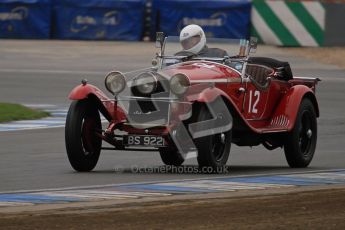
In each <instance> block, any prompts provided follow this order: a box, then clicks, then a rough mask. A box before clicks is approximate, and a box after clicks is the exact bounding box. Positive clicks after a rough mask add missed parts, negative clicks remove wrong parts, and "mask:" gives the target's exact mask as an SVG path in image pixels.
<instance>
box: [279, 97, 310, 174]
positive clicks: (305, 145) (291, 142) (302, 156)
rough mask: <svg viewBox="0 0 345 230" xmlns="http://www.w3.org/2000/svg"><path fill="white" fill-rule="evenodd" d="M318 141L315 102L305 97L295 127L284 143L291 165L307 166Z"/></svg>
mask: <svg viewBox="0 0 345 230" xmlns="http://www.w3.org/2000/svg"><path fill="white" fill-rule="evenodd" d="M316 141H317V122H316V113H315V108H314V105H313V103H312V102H311V101H310V99H308V98H305V99H303V101H302V102H301V104H300V108H299V111H298V114H297V118H296V123H295V127H294V128H293V129H292V131H291V132H290V133H288V135H287V139H286V142H285V144H284V151H285V157H286V160H287V162H288V164H289V166H290V167H292V168H305V167H307V166H308V165H309V164H310V162H311V160H312V159H313V156H314V152H315V148H316Z"/></svg>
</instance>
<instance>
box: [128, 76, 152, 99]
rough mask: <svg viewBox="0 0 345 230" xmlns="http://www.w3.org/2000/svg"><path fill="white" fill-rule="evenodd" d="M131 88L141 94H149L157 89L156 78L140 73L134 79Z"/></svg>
mask: <svg viewBox="0 0 345 230" xmlns="http://www.w3.org/2000/svg"><path fill="white" fill-rule="evenodd" d="M133 86H134V88H135V90H137V91H138V92H139V93H141V94H145V95H147V94H151V93H152V92H154V91H155V90H156V88H157V78H156V77H155V76H154V75H153V74H152V73H142V74H140V75H139V76H137V77H135V78H134V80H133Z"/></svg>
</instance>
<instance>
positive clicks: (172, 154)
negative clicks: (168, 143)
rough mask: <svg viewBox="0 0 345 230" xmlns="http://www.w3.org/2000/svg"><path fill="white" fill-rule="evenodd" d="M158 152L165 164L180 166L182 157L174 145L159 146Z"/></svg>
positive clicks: (182, 160)
mask: <svg viewBox="0 0 345 230" xmlns="http://www.w3.org/2000/svg"><path fill="white" fill-rule="evenodd" d="M159 154H160V155H161V158H162V161H163V163H164V164H165V165H173V166H180V165H182V163H183V162H184V158H183V157H182V155H181V154H180V153H179V152H178V150H177V149H176V148H175V147H166V148H160V149H159Z"/></svg>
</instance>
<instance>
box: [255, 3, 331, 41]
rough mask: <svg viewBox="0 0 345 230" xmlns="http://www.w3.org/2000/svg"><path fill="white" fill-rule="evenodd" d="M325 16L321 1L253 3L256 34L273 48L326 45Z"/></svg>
mask: <svg viewBox="0 0 345 230" xmlns="http://www.w3.org/2000/svg"><path fill="white" fill-rule="evenodd" d="M325 17H326V10H325V7H324V5H323V4H322V3H321V2H319V1H272V0H267V1H263V0H253V7H252V16H251V22H252V35H255V36H257V37H259V39H260V40H261V41H262V42H263V43H265V44H270V45H279V46H322V45H323V44H324V39H325Z"/></svg>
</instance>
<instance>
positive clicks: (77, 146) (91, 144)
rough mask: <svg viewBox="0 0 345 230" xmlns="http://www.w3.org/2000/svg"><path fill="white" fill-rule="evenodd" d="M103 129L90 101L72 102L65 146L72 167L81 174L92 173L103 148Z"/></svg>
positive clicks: (96, 111)
mask: <svg viewBox="0 0 345 230" xmlns="http://www.w3.org/2000/svg"><path fill="white" fill-rule="evenodd" d="M101 129H102V124H101V119H100V116H99V112H98V110H97V109H96V108H94V107H93V106H92V104H91V103H90V101H88V100H81V101H74V102H72V104H71V106H70V108H69V111H68V114H67V118H66V126H65V144H66V151H67V156H68V159H69V161H70V163H71V166H72V167H73V168H74V169H75V170H76V171H80V172H84V171H91V170H92V169H93V168H94V167H95V166H96V164H97V162H98V158H99V155H100V151H101V147H102V139H101V138H100V137H99V135H98V133H99V131H100V130H101Z"/></svg>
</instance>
